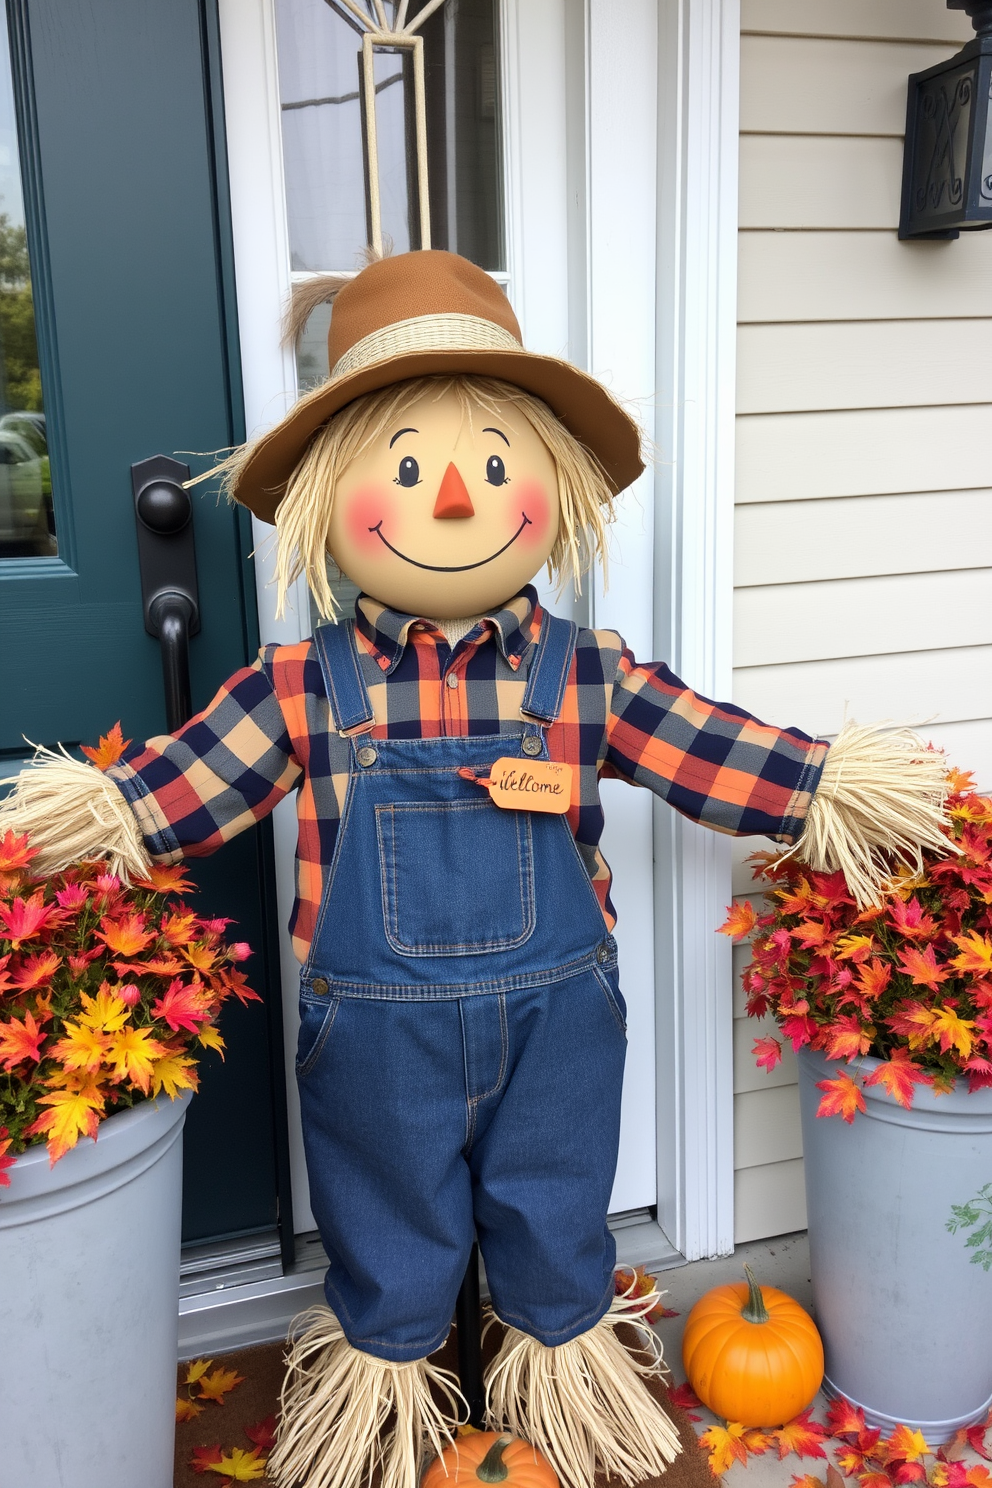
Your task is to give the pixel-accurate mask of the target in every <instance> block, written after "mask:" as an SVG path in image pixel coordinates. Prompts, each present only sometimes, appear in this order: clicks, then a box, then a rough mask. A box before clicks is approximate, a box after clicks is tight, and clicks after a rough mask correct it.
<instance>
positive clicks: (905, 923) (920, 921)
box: [886, 894, 937, 940]
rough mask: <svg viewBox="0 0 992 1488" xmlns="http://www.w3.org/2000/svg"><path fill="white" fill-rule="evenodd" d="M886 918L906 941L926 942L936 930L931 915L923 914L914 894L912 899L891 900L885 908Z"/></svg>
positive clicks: (935, 924)
mask: <svg viewBox="0 0 992 1488" xmlns="http://www.w3.org/2000/svg"><path fill="white" fill-rule="evenodd" d="M886 918H887V919H888V921H889V923H890V924H891V925H894V926H895V928H896V929H897V930H898V932H899V934H900V935H904V936H905V937H906V938H907V940H928V939H929V938H930V936H931V935H933V934H934V933H935V931H936V929H937V921H936V920H935V919H934V918H933V916H932V915H928V914H924V913H923V906H922V905H921V903H920V901H919V900H918V899H917V897H916V895H915V894H914V895H913V897H912V899H909V900H908V901H905V902H904V901H903V900H902V899H892V900H890V902H889V904H888V905H887V906H886Z"/></svg>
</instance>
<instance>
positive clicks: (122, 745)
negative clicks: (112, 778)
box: [79, 720, 131, 770]
mask: <svg viewBox="0 0 992 1488" xmlns="http://www.w3.org/2000/svg"><path fill="white" fill-rule="evenodd" d="M130 742H131V740H130V739H125V738H124V736H123V734H122V733H121V725H120V720H118V721H117V723H115V724H114V726H113V728H112V729H111V730H110V732H109V734H101V736H100V742H99V744H98V745H97V746H96V748H95V749H93V748H91V747H90V746H89V745H88V744H80V746H79V748H80V750H81V752H82V753H83V754H85V756H86V758H87V759H88V760H92V761H93V763H94V764H95V765H96V767H97V769H98V770H106V769H109V767H110V766H111V765H116V763H117V761H118V760H119V759H120V757H121V755H122V754H123V753H124V751H125V749H126V748H127V746H128V745H129V744H130Z"/></svg>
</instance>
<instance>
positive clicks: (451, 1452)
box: [420, 1431, 559, 1488]
mask: <svg viewBox="0 0 992 1488" xmlns="http://www.w3.org/2000/svg"><path fill="white" fill-rule="evenodd" d="M480 1483H505V1484H506V1488H559V1485H558V1478H557V1476H556V1474H555V1473H554V1471H553V1469H552V1467H551V1465H550V1463H549V1462H548V1461H547V1459H546V1458H545V1457H542V1455H541V1453H540V1452H539V1451H538V1450H537V1448H536V1447H532V1446H531V1445H530V1443H529V1442H525V1441H521V1439H520V1437H519V1436H510V1435H509V1433H507V1432H503V1433H502V1434H501V1433H500V1432H498V1431H473V1432H470V1433H469V1435H468V1436H460V1437H459V1438H458V1440H457V1441H456V1442H453V1443H452V1445H451V1446H450V1447H447V1448H446V1449H445V1451H444V1452H442V1453H441V1456H440V1457H437V1458H435V1460H434V1461H433V1462H432V1463H431V1465H430V1467H429V1468H428V1469H427V1471H426V1472H425V1473H424V1476H423V1477H422V1478H421V1480H420V1488H479V1484H480Z"/></svg>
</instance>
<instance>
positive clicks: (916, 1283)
mask: <svg viewBox="0 0 992 1488" xmlns="http://www.w3.org/2000/svg"><path fill="white" fill-rule="evenodd" d="M878 1063H879V1061H878V1060H876V1059H866V1060H865V1061H864V1063H863V1069H864V1070H865V1072H866V1073H867V1072H868V1071H870V1070H871V1069H873V1068H874V1067H876V1066H877V1065H878ZM838 1069H842V1070H845V1071H846V1072H847V1073H852V1070H851V1069H850V1067H849V1066H848V1065H846V1064H839V1065H838V1064H837V1062H836V1061H828V1060H826V1059H825V1058H824V1057H823V1055H822V1054H812V1053H810V1052H809V1051H808V1050H805V1049H804V1050H802V1052H801V1053H800V1055H799V1087H800V1100H801V1106H802V1124H803V1150H804V1153H805V1168H806V1197H807V1206H808V1215H809V1248H810V1266H811V1268H812V1278H813V1297H814V1308H815V1313H816V1321H817V1326H818V1327H819V1329H820V1332H821V1334H822V1336H823V1344H824V1351H825V1355H826V1376H825V1378H824V1389H825V1391H826V1392H827V1393H828V1394H831V1393H832V1394H835V1395H843V1396H845V1397H846V1398H847V1399H848V1400H850V1401H852V1402H854V1403H855V1404H856V1405H860V1406H862V1407H863V1408H864V1411H865V1416H866V1419H867V1421H868V1423H869V1424H870V1425H872V1426H881V1427H883V1428H885V1429H888V1428H890V1427H892V1426H894V1425H895V1424H896V1423H897V1422H900V1421H902V1422H905V1423H906V1424H907V1425H909V1426H913V1427H917V1428H919V1429H920V1430H921V1431H922V1432H923V1434H924V1436H925V1437H926V1438H927V1441H928V1442H929V1443H930V1445H931V1446H936V1445H938V1444H939V1443H940V1442H944V1441H947V1440H948V1439H949V1438H950V1437H951V1436H952V1435H953V1434H954V1432H955V1431H956V1430H957V1429H958V1428H959V1427H960V1426H965V1425H971V1423H972V1422H974V1421H978V1420H981V1419H983V1418H984V1417H985V1415H987V1413H988V1411H989V1407H990V1405H992V1347H990V1342H989V1340H990V1339H992V1274H986V1273H985V1271H983V1270H982V1268H981V1267H980V1266H975V1265H972V1264H971V1255H972V1252H971V1251H970V1250H968V1249H967V1248H966V1246H965V1241H964V1237H963V1236H962V1235H961V1234H956V1235H952V1234H950V1233H949V1232H948V1230H947V1220H948V1219H950V1217H951V1205H952V1204H962V1203H964V1202H966V1201H967V1200H969V1199H971V1198H972V1197H974V1195H975V1194H976V1193H977V1192H978V1190H979V1189H980V1188H981V1187H982V1185H983V1184H985V1183H988V1182H989V1181H990V1180H992V1090H981V1091H977V1092H975V1094H973V1095H972V1094H969V1093H968V1090H967V1086H966V1085H964V1084H963V1083H962V1082H959V1088H958V1089H956V1090H955V1091H954V1092H952V1093H951V1094H950V1095H944V1096H936V1095H934V1094H933V1092H932V1091H930V1090H927V1089H920V1088H918V1089H917V1092H916V1097H915V1100H914V1102H913V1107H912V1109H911V1110H909V1111H906V1110H904V1109H903V1108H902V1107H901V1106H900V1105H898V1104H897V1103H896V1102H895V1101H894V1100H893V1099H892V1097H891V1096H889V1095H888V1094H887V1093H886V1092H885V1091H884V1090H883V1089H882V1088H881V1087H880V1086H877V1085H876V1086H871V1087H869V1088H867V1089H866V1090H865V1091H864V1097H865V1101H866V1104H867V1112H866V1113H865V1114H859V1115H858V1116H856V1117H855V1119H854V1122H853V1123H852V1124H851V1125H847V1124H846V1123H845V1122H843V1121H842V1120H840V1119H839V1118H838V1117H825V1118H822V1119H818V1118H817V1116H816V1109H817V1106H818V1105H819V1102H820V1097H821V1092H820V1091H819V1090H817V1088H816V1084H817V1081H818V1080H823V1079H826V1078H828V1077H831V1076H833V1075H835V1074H836V1073H837V1070H838Z"/></svg>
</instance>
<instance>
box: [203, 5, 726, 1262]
mask: <svg viewBox="0 0 992 1488" xmlns="http://www.w3.org/2000/svg"><path fill="white" fill-rule="evenodd" d="M524 3H525V0H504V8H505V19H506V30H505V35H506V36H507V38H508V40H507V45H509V44H510V41H511V40H512V36H513V26H514V15H515V13H516V19H517V20H519V12H520V7H521V5H522V4H524ZM626 3H627V0H563V14H564V16H565V19H566V24H565V25H564V26H563V27H562V32H561V45H562V67H563V68H572V69H573V76H574V71H575V69H579V70H580V73H581V71H582V70H588V69H589V68H591V67H595V65H596V53H595V48H592V49H590V47H589V46H588V39H589V37H590V35H592V34H594V30H595V26H596V25H597V23H601V22H602V19H603V18H604V16H606V15H608V14H614V15H615V14H616V12H617V11H618V10H619V9H621V8H622V7H623V6H624V5H626ZM630 3H631V4H632V5H635V6H636V3H637V0H630ZM657 18H658V29H659V37H658V42H659V45H658V57H659V71H658V78H657V89H658V100H659V104H658V110H657V112H658V116H659V130H658V137H657V141H656V142H652V148H654V146H655V144H656V148H657V235H656V236H657V242H658V246H659V254H660V257H659V262H658V264H657V274H656V283H655V295H654V309H655V316H656V323H657V345H658V347H659V348H660V349H661V352H660V354H659V359H658V362H659V364H658V368H657V374H656V375H657V385H658V388H659V389H660V391H659V394H658V398H657V402H656V407H655V431H654V437H655V442H656V445H657V446H658V448H659V450H660V459H659V462H658V466H657V470H656V472H655V481H656V496H655V500H654V502H653V504H652V513H651V516H652V518H653V526H654V573H655V594H656V603H655V627H654V636H653V641H654V645H653V648H652V647H651V646H650V638H649V645H648V647H647V648H645V647H643V646H642V647H641V649H642V650H650V649H653V650H654V654H655V655H656V656H664V657H666V658H667V659H668V660H669V661H670V663H671V665H672V666H673V668H674V669H675V670H676V671H677V672H678V673H679V675H682V676H684V678H685V679H686V681H687V682H689V683H690V684H691V685H692V686H693V687H695V688H696V689H698V690H699V691H700V692H702V693H704V694H706V695H708V696H714V697H724V698H727V697H729V696H730V688H731V615H732V608H731V604H732V533H733V527H732V518H733V480H734V464H733V419H734V360H735V337H736V324H735V323H736V262H737V259H736V252H737V247H736V221H737V148H738V145H737V126H738V78H739V47H740V42H739V36H740V20H739V0H659V3H658V6H657ZM220 19H221V34H222V40H223V48H224V74H225V108H226V114H227V121H228V136H229V158H230V171H231V197H232V211H233V224H234V244H235V260H236V272H237V285H238V305H239V318H240V324H241V345H242V358H243V362H244V367H245V414H246V424H247V427H248V430H249V432H250V433H252V432H258V431H260V430H261V429H262V428H264V427H267V426H269V425H271V424H272V423H274V422H275V421H276V420H277V419H278V418H280V417H281V416H282V414H283V413H284V411H285V410H286V408H287V407H288V406H289V405H290V404H291V402H292V401H293V398H294V397H295V394H296V386H295V369H294V366H293V358H292V356H291V355H290V354H289V353H288V351H287V350H286V348H284V347H283V346H282V345H281V344H280V339H279V322H280V315H281V311H282V307H283V302H284V299H285V297H286V296H287V295H288V293H289V290H290V286H291V282H292V279H291V273H290V260H289V247H288V233H287V229H286V222H285V209H284V205H283V204H284V200H285V196H284V183H283V171H282V154H281V145H280V126H281V120H280V110H279V96H278V79H277V77H276V74H275V56H276V53H275V34H274V33H275V25H274V15H273V7H272V0H220ZM576 21H579V23H580V24H579V25H578V26H576V24H575V22H576ZM573 96H574V89H573ZM510 102H511V104H512V100H511V101H510ZM570 107H572V105H570ZM584 127H585V128H586V130H587V132H588V130H589V129H590V127H595V117H593V118H591V119H590V118H588V117H587V118H586V119H585V121H584ZM570 129H571V121H570ZM594 143H595V141H594ZM517 147H519V142H518V146H517ZM513 148H515V147H514V145H513V142H512V140H511V141H510V142H509V148H508V159H509V166H510V171H509V174H510V180H511V194H510V201H509V214H508V215H509V222H508V228H509V238H510V251H511V258H510V268H511V279H512V269H513V263H514V252H515V251H516V252H519V246H520V244H521V242H522V235H523V234H524V233H525V232H529V231H534V230H535V226H536V219H535V217H534V215H533V210H534V204H528V203H526V202H522V201H520V200H515V199H514V197H513V194H512V181H513V179H514V173H513V161H512V149H513ZM588 157H589V151H585V152H584V153H583V152H580V155H579V158H578V159H576V158H575V157H574V152H573V154H572V158H571V159H570V162H569V166H568V169H569V172H570V176H571V182H570V195H574V199H575V200H576V202H577V203H578V204H579V207H578V208H577V211H578V212H579V215H578V216H576V217H575V218H574V219H573V220H570V221H569V223H568V232H567V238H566V241H564V242H563V243H562V244H561V245H560V246H561V249H562V252H563V255H564V261H565V262H570V263H571V264H572V265H573V268H574V266H575V265H576V263H578V267H579V268H580V269H581V268H582V267H583V266H584V265H585V264H587V263H589V262H590V260H591V259H592V258H593V257H594V255H595V251H596V245H595V233H594V229H595V227H596V222H595V221H591V220H590V218H589V215H588V214H589V211H590V210H591V209H590V206H589V202H590V200H592V201H594V200H595V183H593V193H592V197H590V196H589V195H588V191H587V194H586V196H585V198H584V200H583V188H584V187H585V188H588V185H589V177H588ZM583 211H584V212H585V214H586V215H585V218H584V219H583V218H582V216H581V213H582V212H583ZM528 214H530V215H528ZM515 244H516V245H517V247H516V248H515V247H514V245H515ZM518 261H519V260H518ZM593 272H594V269H593ZM562 278H563V280H564V282H565V286H566V287H565V291H564V293H565V298H566V301H567V300H568V299H569V298H570V299H571V305H570V306H569V305H568V304H566V305H565V312H566V315H567V319H568V324H569V327H570V335H569V340H570V343H571V344H570V345H568V346H565V345H563V344H561V341H560V340H559V341H558V344H556V345H555V346H550V345H549V346H545V345H543V344H541V343H542V342H543V341H544V340H545V339H546V333H547V332H550V331H551V320H550V319H547V318H545V320H544V328H543V330H542V329H541V327H540V324H539V323H540V322H541V321H542V316H544V315H545V311H546V310H547V309H548V307H549V306H550V307H552V308H554V307H557V308H558V309H560V308H561V295H562V293H563V291H562V288H561V285H558V286H553V285H550V284H549V285H548V295H549V296H550V298H543V299H542V298H539V297H536V296H535V295H530V296H529V297H528V296H525V297H524V301H523V302H522V303H521V304H520V305H519V307H518V308H519V309H520V310H521V311H522V319H523V320H524V323H525V334H527V336H528V340H529V341H530V342H531V344H534V346H535V349H540V350H549V351H550V350H556V351H558V352H559V353H560V354H561V353H565V354H569V355H571V356H573V357H574V359H575V360H577V361H579V362H583V361H585V360H587V358H588V357H589V355H590V349H591V353H592V362H593V365H594V366H595V364H596V362H597V361H598V357H597V355H596V352H597V344H596V333H597V330H596V323H595V307H594V306H591V305H590V301H589V296H588V290H586V291H585V292H582V291H581V289H577V288H576V286H578V285H580V284H581V279H580V276H579V274H577V273H576V272H574V271H573V273H572V274H571V276H570V279H569V277H568V276H562ZM569 283H570V284H571V290H569V288H568V285H569ZM532 324H533V331H532V329H531V325H532ZM255 529H256V544H257V554H258V556H257V557H256V569H257V573H258V579H259V619H260V623H261V626H262V629H263V631H264V633H265V636H266V638H267V639H271V640H276V641H284V642H292V641H296V640H299V639H301V638H302V637H303V636H304V635H306V634H307V633H308V632H309V621H308V617H307V606H306V595H305V590H304V589H303V586H302V585H300V586H299V592H298V593H297V595H296V596H294V601H295V611H293V612H291V613H290V615H289V616H288V617H287V618H286V619H284V620H283V621H280V622H276V621H275V619H274V615H273V613H272V610H273V595H272V590H271V587H269V582H270V580H271V559H270V557H269V555H268V554H267V553H266V543H267V539H268V537H269V536H270V534H271V529H268V528H266V527H264V526H263V525H262V524H259V523H256V524H255ZM663 576H668V583H667V585H666V584H665V583H663V582H662V578H663ZM601 606H602V608H603V609H605V610H606V611H608V610H609V608H610V606H609V604H608V602H606V601H604V600H602V599H601V598H600V597H597V603H596V609H597V613H598V614H600V617H601V619H602V620H603V621H604V622H605V623H608V624H609V623H611V618H610V616H609V614H608V613H602V612H601ZM631 639H635V638H634V637H631ZM275 829H276V844H277V854H278V855H279V856H280V859H287V858H291V857H292V853H293V850H294V846H295V821H294V820H293V816H292V805H291V804H290V803H283V806H282V807H281V808H280V811H279V812H278V813H277V816H276V820H275ZM654 857H655V864H656V871H655V937H656V954H655V967H656V972H657V982H658V986H659V988H662V989H663V988H665V987H667V986H674V988H675V995H674V997H673V998H669V997H666V996H664V995H661V996H659V998H658V1002H657V1010H658V1017H657V1043H658V1050H657V1053H658V1063H657V1071H658V1081H657V1085H658V1099H657V1118H658V1148H657V1150H658V1163H659V1167H658V1196H659V1197H658V1208H659V1223H660V1225H661V1226H662V1227H663V1229H664V1232H665V1234H666V1235H667V1236H668V1237H669V1239H670V1240H671V1242H672V1244H673V1245H674V1246H676V1247H677V1249H678V1250H679V1251H680V1252H681V1253H682V1254H683V1255H684V1256H685V1257H686V1258H687V1259H690V1260H691V1259H695V1258H697V1257H700V1256H706V1255H719V1254H727V1253H729V1252H730V1251H731V1250H732V1249H733V1104H732V1103H733V1093H732V1091H733V1081H732V1058H731V1035H732V980H731V965H730V946H729V943H728V942H726V941H725V940H724V939H723V938H722V937H718V936H716V935H715V933H714V927H715V926H716V925H717V924H719V922H720V919H721V918H722V914H723V910H724V907H725V906H726V904H727V903H729V900H730V856H729V843H728V842H727V840H726V839H724V838H722V837H719V836H717V835H716V834H713V833H711V832H704V831H702V830H701V829H697V828H694V827H692V826H691V825H690V824H688V823H684V822H682V821H681V820H680V819H678V818H676V817H675V815H674V813H672V812H670V811H668V810H667V808H663V807H661V808H658V809H657V810H656V811H655V818H654ZM280 878H281V880H282V884H283V886H284V888H283V892H282V893H281V895H280V900H282V899H283V898H285V896H286V892H287V890H286V888H285V885H286V884H287V883H288V882H289V881H290V880H289V876H288V875H287V874H286V873H281V874H280ZM289 908H290V905H289V904H288V903H283V902H280V904H279V914H280V918H281V919H282V920H283V921H284V922H285V919H286V918H288V913H289ZM282 939H283V941H284V942H286V941H287V937H285V936H284V937H282ZM297 974H298V967H297V965H296V962H295V960H294V958H293V957H292V953H291V951H290V950H288V948H287V947H286V946H285V945H284V954H283V978H284V985H285V987H286V988H287V989H291V988H293V986H294V985H295V981H296V978H297ZM284 1003H285V1005H286V1017H287V1047H288V1048H289V1049H292V1047H293V1046H294V1044H295V1032H294V1028H293V1019H294V1018H295V1006H294V1004H295V999H294V998H293V997H292V995H288V996H287V997H286V998H284ZM293 1093H294V1092H293V1087H292V1082H291V1096H290V1098H291V1099H292V1098H293ZM673 1132H674V1134H675V1137H674V1141H673V1136H672V1134H673ZM300 1158H301V1154H294V1159H295V1160H294V1186H295V1189H296V1211H297V1212H296V1228H297V1230H298V1231H299V1230H303V1229H306V1228H309V1227H310V1224H312V1220H309V1219H308V1208H307V1205H306V1201H305V1197H304V1196H305V1194H306V1185H305V1181H304V1180H303V1176H302V1170H301V1167H300Z"/></svg>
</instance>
